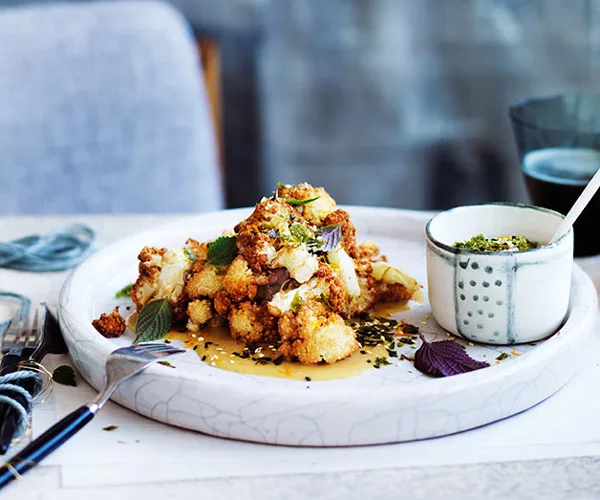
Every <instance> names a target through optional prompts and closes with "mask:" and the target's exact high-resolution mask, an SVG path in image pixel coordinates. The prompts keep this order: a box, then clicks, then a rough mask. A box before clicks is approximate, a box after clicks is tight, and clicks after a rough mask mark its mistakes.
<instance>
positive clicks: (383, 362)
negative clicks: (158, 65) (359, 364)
mask: <svg viewBox="0 0 600 500" xmlns="http://www.w3.org/2000/svg"><path fill="white" fill-rule="evenodd" d="M391 364H392V363H390V362H389V361H388V360H387V359H385V358H382V357H381V356H377V357H376V358H375V363H374V364H373V366H374V367H375V368H380V367H382V366H387V365H391Z"/></svg>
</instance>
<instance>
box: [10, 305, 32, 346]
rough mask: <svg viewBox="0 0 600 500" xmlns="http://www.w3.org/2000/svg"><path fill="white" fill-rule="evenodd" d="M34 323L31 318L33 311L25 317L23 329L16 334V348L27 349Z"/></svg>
mask: <svg viewBox="0 0 600 500" xmlns="http://www.w3.org/2000/svg"><path fill="white" fill-rule="evenodd" d="M32 323H33V321H32V318H31V310H30V311H29V312H28V313H27V314H26V315H25V318H24V321H23V326H22V328H21V329H20V330H19V331H18V332H17V333H16V335H15V340H14V346H15V347H16V346H23V347H25V346H26V345H27V342H28V338H29V332H30V331H31V325H32Z"/></svg>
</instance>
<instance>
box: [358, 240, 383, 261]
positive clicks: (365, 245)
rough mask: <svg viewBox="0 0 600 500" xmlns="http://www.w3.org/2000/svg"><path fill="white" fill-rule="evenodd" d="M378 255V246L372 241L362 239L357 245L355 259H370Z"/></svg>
mask: <svg viewBox="0 0 600 500" xmlns="http://www.w3.org/2000/svg"><path fill="white" fill-rule="evenodd" d="M378 255H379V247H378V246H377V244H376V243H375V242H374V241H363V242H362V243H361V244H360V245H358V252H357V253H356V259H357V260H370V259H374V258H375V257H377V256H378Z"/></svg>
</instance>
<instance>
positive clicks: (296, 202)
mask: <svg viewBox="0 0 600 500" xmlns="http://www.w3.org/2000/svg"><path fill="white" fill-rule="evenodd" d="M319 198H320V196H315V197H314V198H307V199H305V200H296V199H295V198H286V199H284V201H285V202H287V203H289V204H290V205H295V206H298V205H306V204H307V203H312V202H313V201H315V200H318V199H319Z"/></svg>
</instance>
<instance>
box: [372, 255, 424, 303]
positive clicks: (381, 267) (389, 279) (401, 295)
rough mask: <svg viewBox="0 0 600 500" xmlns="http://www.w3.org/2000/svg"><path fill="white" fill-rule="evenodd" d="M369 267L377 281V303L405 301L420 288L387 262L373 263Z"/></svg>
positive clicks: (413, 280) (409, 277) (410, 278)
mask: <svg viewBox="0 0 600 500" xmlns="http://www.w3.org/2000/svg"><path fill="white" fill-rule="evenodd" d="M371 266H372V267H373V277H374V278H375V280H376V281H377V302H400V301H406V300H409V299H410V298H411V297H412V296H413V295H414V294H415V293H416V292H417V291H419V290H420V289H421V288H422V287H421V285H419V283H417V281H416V280H415V279H414V278H412V277H411V276H409V275H408V274H406V273H405V272H404V271H402V270H401V269H398V268H397V267H394V266H391V265H389V264H388V263H387V262H384V261H378V262H373V263H372V264H371Z"/></svg>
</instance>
